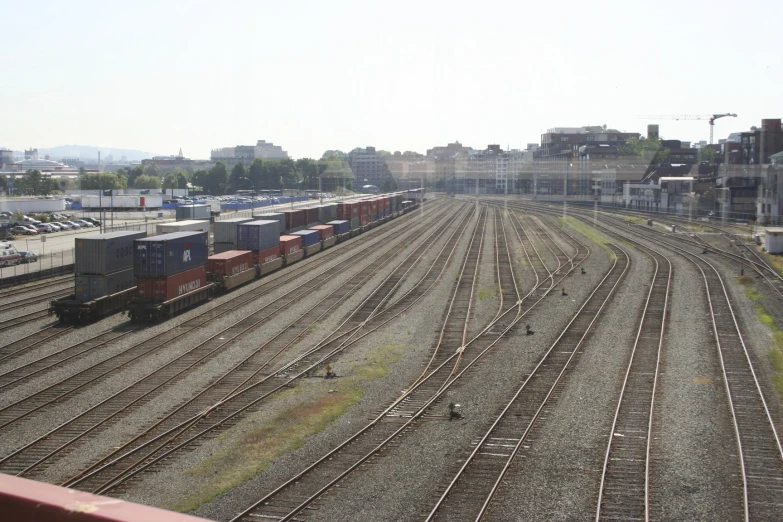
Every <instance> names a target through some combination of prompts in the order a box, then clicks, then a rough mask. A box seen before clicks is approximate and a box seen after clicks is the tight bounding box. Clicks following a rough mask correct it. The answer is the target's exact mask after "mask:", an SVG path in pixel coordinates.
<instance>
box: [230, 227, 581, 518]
mask: <svg viewBox="0 0 783 522" xmlns="http://www.w3.org/2000/svg"><path fill="white" fill-rule="evenodd" d="M502 242H503V239H501V236H500V234H499V233H498V231H497V229H496V244H502ZM505 254H506V256H510V253H509V251H508V247H507V243H506V253H505ZM467 266H468V267H470V265H469V264H468V265H467ZM505 266H506V265H505V263H500V264H499V265H498V267H499V268H500V270H506V268H504V267H505ZM511 266H512V264H511V263H509V264H508V265H507V269H508V270H509V271H510V270H511ZM464 272H465V271H464V269H463V274H464ZM563 277H565V276H563ZM503 278H504V279H506V280H507V281H510V280H513V272H512V273H509V274H506V275H505V276H503ZM545 283H546V282H544V283H542V284H545ZM460 290H461V293H462V297H461V298H460V297H456V299H453V300H452V302H460V301H464V295H465V293H466V287H465V286H463V287H462V289H460V288H459V285H458V287H457V288H456V289H455V293H454V294H453V295H454V296H458V295H459V294H460ZM534 291H535V288H533V289H532V290H531V291H530V292H529V293H528V295H527V296H531V295H533V293H534ZM543 298H544V297H541V298H539V300H538V301H536V303H534V304H533V306H535V304H537V303H538V302H540V301H541V300H542V299H543ZM521 302H522V300H518V301H517V302H515V303H513V304H512V305H511V306H510V307H509V308H508V309H507V310H506V311H505V312H503V313H500V314H498V315H497V316H496V318H495V319H494V320H493V321H492V322H491V323H490V324H489V325H488V326H487V327H486V328H484V330H483V331H482V332H481V334H479V335H478V336H477V337H475V338H473V339H472V340H470V341H468V342H466V343H464V344H463V345H461V346H458V348H459V349H458V350H456V352H454V351H448V350H453V349H454V345H451V346H445V347H444V348H445V349H446V350H443V351H444V353H449V354H450V355H449V356H448V357H445V358H443V359H442V360H441V359H439V360H438V362H439V364H437V365H431V367H432V366H434V368H433V369H432V371H431V372H430V373H429V374H428V375H427V376H426V377H424V378H419V379H417V381H416V382H415V384H414V385H413V386H411V387H410V388H409V390H408V391H407V392H405V393H404V394H403V395H402V396H401V397H400V398H399V399H397V400H396V401H395V402H394V403H393V404H392V405H391V406H389V407H388V408H387V409H386V410H385V411H383V412H381V414H380V415H379V416H378V417H376V418H375V419H374V420H373V421H372V422H371V423H370V424H368V425H367V426H366V427H365V428H363V429H362V430H361V431H359V432H358V433H357V434H356V435H354V436H353V437H351V438H350V439H348V440H347V441H345V442H344V443H343V444H341V445H340V446H338V447H337V448H335V449H334V450H332V451H331V452H329V453H328V454H327V455H325V456H324V457H322V458H321V459H319V460H318V461H317V462H316V463H314V464H313V465H311V466H310V467H309V468H307V469H306V470H304V471H303V472H301V473H299V474H297V475H296V476H294V477H293V478H292V479H290V480H289V481H287V482H286V483H284V484H283V485H281V486H280V487H278V488H277V489H276V490H275V491H273V492H271V493H270V494H268V495H266V496H265V497H264V498H262V499H261V500H259V501H257V502H255V503H253V505H252V506H250V507H249V508H248V509H246V510H245V511H243V512H242V513H240V514H239V515H238V516H237V517H235V518H234V519H232V520H233V521H238V520H258V519H263V518H268V517H273V518H276V519H278V520H291V519H293V518H294V517H297V515H298V514H299V513H301V512H302V511H303V510H304V509H306V508H307V507H309V506H310V505H312V503H313V502H315V501H316V500H317V499H318V498H319V497H320V496H321V495H323V494H324V493H325V492H326V491H328V490H329V489H330V488H331V487H333V486H335V485H336V484H338V483H340V482H341V481H342V480H343V479H344V478H345V477H347V476H348V475H349V474H350V473H351V472H353V471H354V470H356V469H357V468H358V467H359V466H361V465H362V464H363V463H365V462H367V461H368V460H369V459H371V458H372V457H373V456H375V455H377V454H378V452H380V451H381V450H382V448H383V447H385V446H386V445H387V444H388V443H389V442H391V441H392V440H395V439H396V438H397V437H399V436H400V435H401V434H403V433H404V432H406V431H407V430H408V429H410V428H411V426H412V425H413V423H414V422H415V421H416V420H417V419H419V418H421V416H422V415H424V414H425V412H427V411H428V410H429V409H430V408H431V407H432V406H433V405H434V404H435V403H436V402H437V401H438V400H439V399H440V398H441V397H442V396H443V394H444V393H445V392H446V391H447V390H448V389H449V387H450V386H451V385H452V384H453V383H454V382H456V381H457V380H458V379H459V378H460V377H461V376H463V375H464V374H465V373H466V372H467V371H469V370H470V369H471V368H472V367H473V366H474V365H475V364H477V362H478V361H479V360H480V359H481V358H482V357H483V356H484V355H486V354H487V353H488V352H489V351H490V349H491V348H492V347H493V346H494V345H495V344H496V343H497V342H498V341H499V340H500V339H501V338H503V336H504V335H505V334H507V333H508V331H509V330H510V329H511V328H512V327H513V326H514V324H515V323H514V324H509V326H508V327H507V328H506V329H504V330H503V331H500V332H498V331H497V330H498V328H500V327H499V325H498V323H499V321H503V320H506V321H509V319H508V318H509V317H513V318H519V317H521V316H522V315H524V314H519V312H518V308H519V306H520V303H521ZM531 308H532V306H531ZM451 310H453V308H450V311H451ZM528 311H529V309H528ZM457 315H459V314H457ZM446 322H448V316H447V321H446ZM511 322H513V321H509V323H511ZM444 324H445V323H444ZM454 326H455V327H456V324H455V325H454ZM452 337H454V336H452ZM482 338H483V339H482ZM442 339H443V337H442V336H439V339H438V342H439V343H440V342H441V341H442ZM479 339H482V340H483V341H484V342H479ZM460 340H462V339H460ZM468 350H470V352H469V356H470V357H473V359H472V360H470V361H469V362H468V363H467V364H465V365H464V367H463V368H462V369H461V370H460V371H459V372H458V373H456V374H455V369H457V368H459V367H460V364H461V363H462V361H463V360H464V359H465V358H466V357H467V354H468ZM438 351H441V350H438ZM477 352H478V353H477Z"/></svg>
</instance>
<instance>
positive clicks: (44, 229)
mask: <svg viewBox="0 0 783 522" xmlns="http://www.w3.org/2000/svg"><path fill="white" fill-rule="evenodd" d="M35 229H36V230H37V231H38V232H39V233H42V234H48V233H49V232H54V229H53V228H52V227H51V225H49V223H41V224H40V225H35Z"/></svg>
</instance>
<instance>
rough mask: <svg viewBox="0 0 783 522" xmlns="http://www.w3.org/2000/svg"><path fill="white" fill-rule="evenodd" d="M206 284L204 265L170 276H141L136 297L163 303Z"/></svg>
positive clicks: (137, 280) (138, 279) (138, 280)
mask: <svg viewBox="0 0 783 522" xmlns="http://www.w3.org/2000/svg"><path fill="white" fill-rule="evenodd" d="M206 284H207V271H206V267H204V266H200V267H197V268H193V269H191V270H185V271H184V272H179V273H178V274H173V275H170V276H169V277H139V278H137V279H136V297H137V298H138V299H142V300H144V301H148V302H153V303H162V302H164V301H170V300H171V299H174V298H175V297H179V296H181V295H185V294H187V293H189V292H193V291H194V290H198V289H199V288H201V287H203V286H205V285H206Z"/></svg>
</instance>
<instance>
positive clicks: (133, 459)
mask: <svg viewBox="0 0 783 522" xmlns="http://www.w3.org/2000/svg"><path fill="white" fill-rule="evenodd" d="M438 232H439V230H433V231H432V232H431V234H433V235H434V234H437V233H438ZM428 245H429V242H428V241H427V239H425V240H424V241H423V242H422V245H421V246H420V247H419V248H418V249H416V250H415V251H414V252H413V253H411V254H410V255H408V256H407V257H406V259H405V260H404V261H403V262H402V263H399V265H398V268H400V267H405V266H407V263H408V262H415V261H416V260H418V259H420V258H421V257H422V256H423V254H424V253H425V252H426V250H427V247H428ZM392 259H393V257H392V256H388V257H387V259H386V261H384V264H386V263H390V262H391V260H392ZM382 268H383V266H380V265H378V264H374V263H369V264H368V265H367V266H366V267H365V268H364V269H363V270H362V271H361V272H360V274H359V275H358V276H357V277H355V278H352V281H351V282H350V283H348V284H346V285H342V286H341V287H340V288H338V289H337V290H335V291H334V292H333V293H332V294H330V295H329V296H327V297H325V298H324V299H323V300H321V301H320V302H318V303H317V304H316V305H314V306H313V307H312V308H311V309H310V310H308V311H307V312H305V313H304V314H303V315H302V316H301V317H299V318H297V319H296V320H294V321H293V322H292V323H290V325H289V326H288V327H285V328H283V329H281V331H280V332H279V333H278V334H276V335H275V336H274V337H273V338H271V339H270V340H269V341H267V342H266V343H265V344H264V345H262V346H261V347H260V348H259V349H258V350H257V351H255V352H254V353H253V354H251V355H250V356H249V357H248V358H246V359H245V360H243V361H241V362H240V363H239V364H237V365H235V366H234V367H233V368H232V369H230V370H229V371H228V372H226V373H225V374H223V376H222V377H220V378H219V379H217V380H216V381H215V382H214V383H212V384H211V385H210V386H209V387H208V388H207V389H205V390H204V391H202V392H201V393H200V394H198V395H197V396H196V397H194V398H193V399H191V400H189V401H187V402H186V403H185V404H183V405H181V406H179V407H178V408H176V409H175V410H174V411H172V412H171V413H170V415H168V416H167V417H166V418H165V419H163V420H161V421H160V422H157V423H156V424H155V425H153V426H152V427H150V428H148V429H146V430H145V431H144V432H143V433H142V434H140V435H138V436H136V437H134V439H133V440H131V441H129V442H128V443H125V444H123V445H122V446H121V447H119V448H117V450H115V451H113V452H112V453H111V454H110V455H108V456H106V457H104V458H103V459H101V460H100V461H99V462H96V463H95V464H93V465H92V466H90V467H89V468H88V469H86V470H84V471H82V472H81V473H79V474H78V475H77V476H75V477H72V478H71V479H69V480H68V481H67V482H66V484H67V485H69V486H78V487H80V488H83V489H89V490H100V489H101V488H102V487H105V486H107V485H108V483H109V482H113V481H116V480H117V477H118V476H123V475H125V474H127V473H128V472H129V470H131V471H132V469H133V468H134V467H136V466H139V465H142V464H144V463H145V462H146V460H147V459H149V458H150V456H151V455H152V454H154V452H155V451H158V450H160V448H161V444H164V443H171V442H173V440H174V439H172V437H174V438H176V436H179V435H181V433H182V429H183V427H190V426H191V423H192V422H193V421H194V420H198V419H199V418H200V415H201V414H202V413H203V412H204V411H208V410H210V409H211V408H213V407H214V406H215V405H219V404H222V403H224V402H225V401H227V400H229V399H231V398H232V397H234V396H236V395H237V394H239V393H240V392H242V391H243V390H246V389H248V388H250V387H257V385H259V384H263V383H264V382H267V384H269V385H272V386H277V385H278V384H279V382H280V379H281V377H280V376H281V374H283V373H285V371H286V369H285V365H284V367H283V369H280V368H271V367H270V365H271V364H272V362H274V361H275V360H276V359H277V358H279V357H280V355H281V354H283V353H284V352H285V350H286V349H287V348H290V347H291V346H292V345H293V344H295V343H296V342H298V341H300V340H302V339H303V338H304V337H305V336H306V334H307V332H308V330H309V327H310V325H311V324H313V323H315V322H317V321H318V320H319V319H320V318H321V317H322V316H323V315H325V314H326V313H327V312H329V311H330V310H333V309H334V308H335V307H336V306H337V305H339V304H340V303H341V302H342V301H343V300H344V299H345V298H347V297H348V296H349V294H350V293H351V292H352V291H354V290H355V289H356V288H358V287H359V286H360V285H361V284H362V283H364V282H366V281H368V280H369V279H370V278H371V277H372V276H374V275H375V274H376V273H378V272H379V270H381V269H382ZM387 279H389V278H387ZM382 286H383V284H381V285H379V287H382ZM367 302H369V300H365V302H364V303H363V304H366V303H367ZM375 306H377V305H375ZM360 308H361V307H360ZM310 356H312V354H311V355H310ZM300 360H301V358H300V357H297V358H295V362H297V363H298V362H299V361H300ZM167 437H168V438H167ZM164 445H165V444H164ZM118 456H119V458H117V457H118ZM107 463H108V465H107Z"/></svg>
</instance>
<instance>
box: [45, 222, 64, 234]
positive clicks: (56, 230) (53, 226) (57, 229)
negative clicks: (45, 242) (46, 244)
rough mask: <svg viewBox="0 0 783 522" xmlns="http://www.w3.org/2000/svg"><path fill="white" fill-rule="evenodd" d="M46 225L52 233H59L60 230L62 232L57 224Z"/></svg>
mask: <svg viewBox="0 0 783 522" xmlns="http://www.w3.org/2000/svg"><path fill="white" fill-rule="evenodd" d="M47 225H49V227H50V228H51V229H52V232H59V231H60V230H62V228H60V225H58V224H57V223H47Z"/></svg>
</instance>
